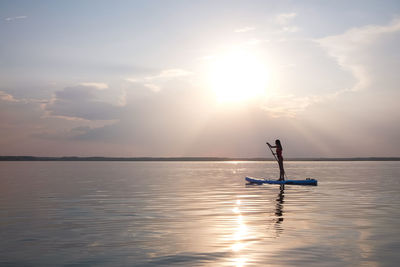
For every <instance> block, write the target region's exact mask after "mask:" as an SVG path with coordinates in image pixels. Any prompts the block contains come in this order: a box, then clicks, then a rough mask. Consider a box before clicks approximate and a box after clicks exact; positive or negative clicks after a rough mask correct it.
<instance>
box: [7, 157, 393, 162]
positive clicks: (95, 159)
mask: <svg viewBox="0 0 400 267" xmlns="http://www.w3.org/2000/svg"><path fill="white" fill-rule="evenodd" d="M0 161H275V159H274V158H267V157H104V156H88V157H81V156H60V157H47V156H43V157H42V156H0ZM285 161H400V157H289V158H286V159H285Z"/></svg>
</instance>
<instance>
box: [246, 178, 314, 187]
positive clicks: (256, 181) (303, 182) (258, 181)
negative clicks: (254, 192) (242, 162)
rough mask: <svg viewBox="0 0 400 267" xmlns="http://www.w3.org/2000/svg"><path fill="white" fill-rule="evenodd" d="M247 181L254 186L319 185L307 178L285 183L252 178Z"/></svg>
mask: <svg viewBox="0 0 400 267" xmlns="http://www.w3.org/2000/svg"><path fill="white" fill-rule="evenodd" d="M246 181H248V182H250V183H252V184H295V185H317V180H315V179H310V178H307V179H305V180H285V181H277V180H266V179H258V178H252V177H246Z"/></svg>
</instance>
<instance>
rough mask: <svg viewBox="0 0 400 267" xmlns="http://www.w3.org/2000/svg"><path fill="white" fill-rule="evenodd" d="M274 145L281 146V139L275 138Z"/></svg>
mask: <svg viewBox="0 0 400 267" xmlns="http://www.w3.org/2000/svg"><path fill="white" fill-rule="evenodd" d="M275 145H276V146H277V147H280V148H282V145H281V141H280V140H279V139H276V140H275Z"/></svg>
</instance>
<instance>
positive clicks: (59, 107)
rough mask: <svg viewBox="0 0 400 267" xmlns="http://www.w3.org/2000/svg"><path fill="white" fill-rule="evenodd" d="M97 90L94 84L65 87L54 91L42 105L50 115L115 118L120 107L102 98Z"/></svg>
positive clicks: (90, 118)
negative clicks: (50, 97) (51, 96)
mask: <svg viewBox="0 0 400 267" xmlns="http://www.w3.org/2000/svg"><path fill="white" fill-rule="evenodd" d="M98 92H99V91H98V88H97V87H96V86H82V85H78V86H74V87H67V88H64V89H63V90H60V91H56V92H55V94H54V97H53V98H52V99H51V101H50V102H49V103H47V104H45V105H44V109H45V110H46V111H47V112H48V114H49V115H50V116H60V117H66V118H71V119H85V120H114V119H117V118H118V114H119V113H120V111H121V108H122V107H121V106H119V105H116V104H113V103H110V102H109V101H106V100H104V99H102V98H101V97H100V96H101V95H99V94H98ZM110 93H113V92H110ZM106 99H107V98H106Z"/></svg>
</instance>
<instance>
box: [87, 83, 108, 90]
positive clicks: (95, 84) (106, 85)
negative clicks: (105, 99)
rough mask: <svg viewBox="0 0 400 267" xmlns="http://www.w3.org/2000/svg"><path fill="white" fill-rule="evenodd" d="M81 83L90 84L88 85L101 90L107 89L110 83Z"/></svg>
mask: <svg viewBox="0 0 400 267" xmlns="http://www.w3.org/2000/svg"><path fill="white" fill-rule="evenodd" d="M80 85H82V86H88V87H94V88H97V89H99V90H103V89H107V88H108V84H106V83H96V82H84V83H81V84H80Z"/></svg>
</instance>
